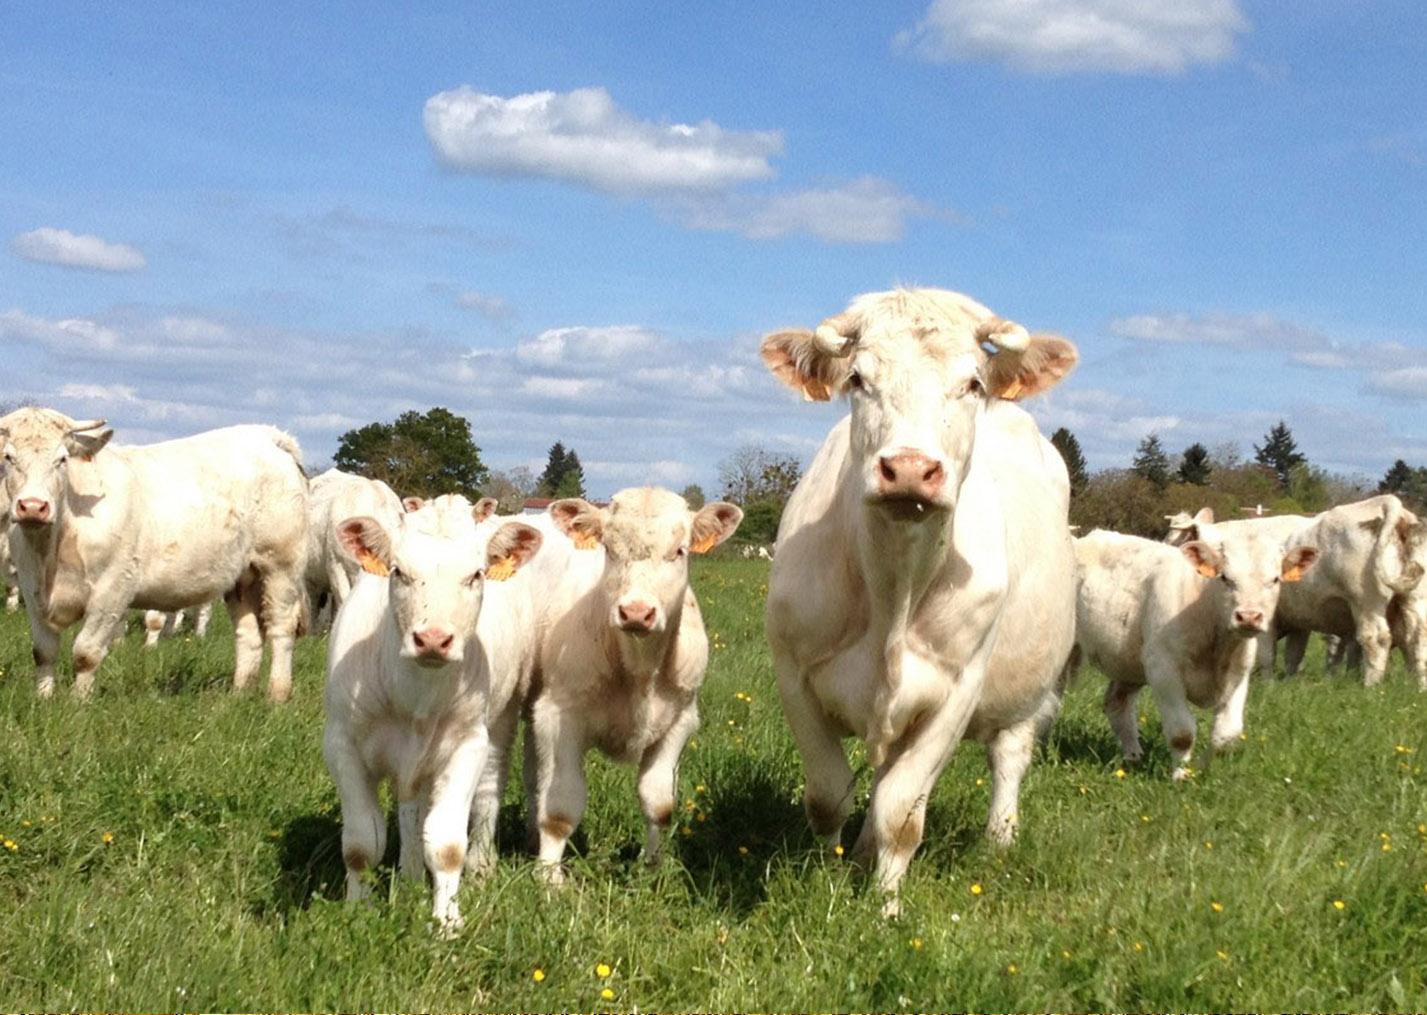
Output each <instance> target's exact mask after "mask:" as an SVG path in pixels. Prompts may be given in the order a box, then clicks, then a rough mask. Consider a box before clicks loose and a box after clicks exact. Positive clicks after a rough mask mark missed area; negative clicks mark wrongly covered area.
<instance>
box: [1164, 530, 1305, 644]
mask: <svg viewBox="0 0 1427 1015" xmlns="http://www.w3.org/2000/svg"><path fill="white" fill-rule="evenodd" d="M1200 533H1201V536H1202V538H1200V539H1195V540H1191V541H1190V542H1188V543H1185V544H1184V545H1183V546H1181V547H1180V548H1179V550H1180V552H1181V553H1182V554H1184V558H1185V559H1186V560H1187V561H1189V563H1190V565H1192V566H1193V568H1194V569H1195V570H1196V571H1197V572H1199V574H1200V575H1201V576H1202V577H1204V578H1211V579H1215V580H1216V585H1217V588H1218V590H1219V591H1218V595H1217V602H1218V604H1219V612H1220V614H1221V616H1220V620H1221V622H1222V623H1223V626H1224V627H1226V628H1228V629H1229V630H1232V631H1234V632H1236V633H1238V634H1240V635H1242V636H1244V637H1252V636H1253V635H1256V634H1260V633H1262V632H1264V631H1267V630H1268V627H1269V624H1270V623H1271V622H1272V620H1273V617H1274V613H1275V612H1276V611H1277V609H1278V597H1279V594H1280V592H1281V591H1282V588H1283V583H1284V582H1296V581H1298V580H1299V579H1300V578H1302V577H1303V575H1304V573H1305V572H1307V570H1308V569H1309V568H1310V567H1312V566H1313V563H1314V561H1316V560H1317V559H1318V551H1317V550H1316V549H1314V548H1313V547H1311V546H1298V547H1294V548H1292V549H1290V550H1288V551H1286V552H1285V551H1284V549H1283V547H1282V545H1281V544H1280V543H1278V542H1277V541H1275V540H1273V539H1264V538H1254V537H1251V536H1235V537H1234V538H1232V539H1224V538H1223V537H1222V535H1220V530H1218V529H1215V528H1214V527H1213V526H1210V525H1203V526H1201V527H1200Z"/></svg>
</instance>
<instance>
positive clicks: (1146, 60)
mask: <svg viewBox="0 0 1427 1015" xmlns="http://www.w3.org/2000/svg"><path fill="white" fill-rule="evenodd" d="M1248 29H1249V22H1248V19H1247V18H1246V17H1245V16H1244V14H1243V12H1242V11H1241V10H1240V9H1239V5H1238V3H1237V2H1236V0H1165V2H1160V0H933V2H932V5H931V7H929V8H928V9H927V13H926V15H925V17H923V19H922V21H921V22H920V23H919V24H918V25H917V26H916V28H915V29H912V30H910V31H906V32H902V33H901V34H900V35H898V36H897V38H896V40H895V41H896V43H897V45H898V46H900V47H906V48H909V49H911V50H912V51H913V52H915V53H916V54H917V55H919V56H921V57H923V58H925V59H928V60H934V61H938V62H949V61H967V60H990V61H995V62H999V63H1005V64H1008V65H1010V66H1011V67H1014V68H1016V69H1018V70H1027V71H1034V72H1039V73H1051V74H1062V73H1072V72H1077V71H1091V72H1095V71H1103V72H1111V73H1118V74H1178V73H1181V72H1183V71H1184V70H1185V69H1187V68H1188V67H1191V66H1193V65H1195V64H1213V63H1219V62H1222V61H1224V60H1227V59H1228V58H1229V57H1231V56H1233V54H1234V46H1235V42H1236V40H1237V37H1238V36H1239V35H1240V34H1242V33H1244V32H1246V31H1248Z"/></svg>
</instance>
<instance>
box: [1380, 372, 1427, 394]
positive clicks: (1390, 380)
mask: <svg viewBox="0 0 1427 1015" xmlns="http://www.w3.org/2000/svg"><path fill="white" fill-rule="evenodd" d="M1367 387H1368V390H1369V391H1372V392H1374V393H1376V394H1379V395H1388V396H1391V397H1393V398H1412V399H1427V367H1401V368H1399V369H1397V370H1384V371H1381V372H1379V373H1376V374H1373V375H1372V376H1371V377H1370V378H1369V379H1368V384H1367Z"/></svg>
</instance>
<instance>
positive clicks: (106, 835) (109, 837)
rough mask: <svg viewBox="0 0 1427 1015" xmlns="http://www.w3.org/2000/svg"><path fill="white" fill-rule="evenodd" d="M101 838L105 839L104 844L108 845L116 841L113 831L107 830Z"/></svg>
mask: <svg viewBox="0 0 1427 1015" xmlns="http://www.w3.org/2000/svg"><path fill="white" fill-rule="evenodd" d="M99 838H100V840H102V841H103V843H104V845H106V846H107V845H109V844H110V843H111V842H113V841H114V833H113V832H105V833H104V834H103V835H101V836H100V837H99Z"/></svg>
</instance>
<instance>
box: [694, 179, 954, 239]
mask: <svg viewBox="0 0 1427 1015" xmlns="http://www.w3.org/2000/svg"><path fill="white" fill-rule="evenodd" d="M936 214H937V211H936V209H935V208H934V207H933V206H931V205H929V204H927V203H926V202H925V201H921V200H919V199H917V198H915V197H912V196H911V195H909V194H906V193H903V192H902V190H901V189H900V188H898V187H897V186H896V185H894V184H892V183H889V182H887V181H886V180H882V179H878V178H877V177H875V176H864V177H862V178H860V179H857V180H853V181H851V182H850V183H846V184H843V185H842V186H837V187H828V188H822V189H818V188H812V189H808V190H797V191H790V192H787V193H781V194H770V195H752V194H725V195H721V196H720V197H718V198H717V199H715V200H708V201H701V202H700V201H694V202H688V203H686V204H685V206H684V208H683V218H684V220H685V222H686V223H687V224H688V225H689V226H690V227H692V228H694V229H710V230H718V231H723V232H736V233H740V234H742V235H743V236H746V237H748V238H749V239H752V240H768V239H777V238H779V237H783V236H790V235H797V234H808V235H811V236H816V237H817V238H818V239H820V240H824V241H826V242H828V243H894V242H896V241H897V240H900V239H901V238H902V235H903V234H904V233H905V232H906V227H907V220H908V219H911V218H927V217H930V216H933V215H936Z"/></svg>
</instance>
